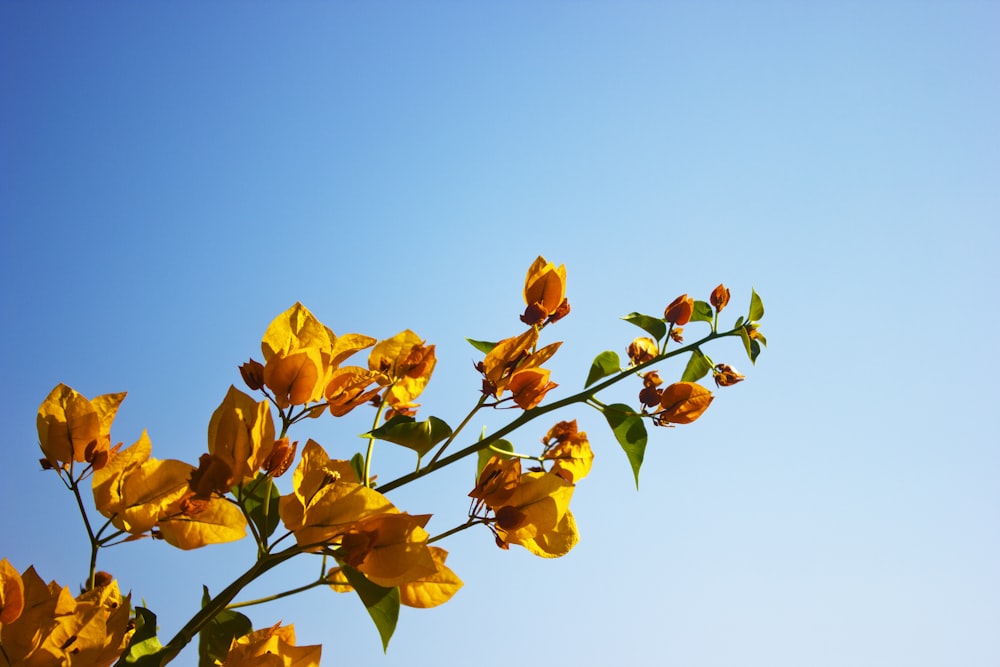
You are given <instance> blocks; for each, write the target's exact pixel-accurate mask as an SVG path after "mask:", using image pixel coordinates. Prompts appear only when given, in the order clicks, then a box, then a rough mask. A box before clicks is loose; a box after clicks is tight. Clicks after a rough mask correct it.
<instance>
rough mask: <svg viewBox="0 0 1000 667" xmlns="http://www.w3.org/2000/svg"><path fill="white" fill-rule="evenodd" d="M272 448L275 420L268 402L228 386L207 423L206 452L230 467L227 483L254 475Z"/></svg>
mask: <svg viewBox="0 0 1000 667" xmlns="http://www.w3.org/2000/svg"><path fill="white" fill-rule="evenodd" d="M273 447H274V420H273V418H272V417H271V407H270V405H269V404H268V402H267V401H260V402H259V403H258V402H257V401H255V400H253V398H251V397H250V396H247V395H246V394H244V393H243V392H242V391H240V390H239V389H237V388H236V387H233V386H230V387H229V391H228V392H227V393H226V397H225V398H224V399H223V400H222V404H221V405H219V407H218V408H216V410H215V412H213V413H212V418H211V420H209V422H208V451H209V453H210V454H212V455H214V456H215V457H216V458H218V459H219V460H220V461H222V462H223V463H225V464H226V465H227V466H229V469H230V472H231V475H230V477H229V479H228V480H227V484H228V486H232V485H233V484H237V483H239V482H241V481H243V480H245V479H250V478H252V477H253V476H254V474H255V473H256V472H257V470H258V469H260V468H262V467H263V466H264V463H265V462H266V461H267V458H268V457H269V456H270V455H271V449H272V448H273Z"/></svg>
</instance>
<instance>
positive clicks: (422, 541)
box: [335, 512, 437, 588]
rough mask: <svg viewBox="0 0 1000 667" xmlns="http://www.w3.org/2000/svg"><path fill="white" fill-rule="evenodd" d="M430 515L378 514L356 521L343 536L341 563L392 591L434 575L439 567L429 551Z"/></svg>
mask: <svg viewBox="0 0 1000 667" xmlns="http://www.w3.org/2000/svg"><path fill="white" fill-rule="evenodd" d="M430 518H431V515H430V514H422V515H419V516H413V515H410V514H405V513H402V512H387V513H383V514H376V515H374V516H370V517H368V518H365V519H362V520H360V521H357V522H355V523H354V524H353V525H352V526H351V527H350V529H349V530H347V532H345V533H344V534H343V535H342V536H341V538H340V539H341V543H340V549H338V550H337V552H335V553H336V555H337V558H338V560H340V561H341V562H343V563H344V564H346V565H350V566H351V567H353V568H354V569H356V570H358V571H359V572H361V573H363V574H364V575H365V576H366V577H367V578H368V580H369V581H371V582H372V583H374V584H378V585H379V586H384V587H386V588H392V587H393V586H399V585H400V584H404V583H407V582H410V581H416V580H417V579H420V578H421V577H429V576H432V575H433V574H434V573H435V572H437V566H436V565H435V564H434V559H433V557H432V556H431V552H430V551H429V550H428V548H427V538H428V537H430V535H428V533H427V531H426V530H424V526H425V525H427V521H428V520H429V519H430Z"/></svg>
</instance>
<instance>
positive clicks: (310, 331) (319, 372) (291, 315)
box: [261, 303, 375, 409]
mask: <svg viewBox="0 0 1000 667" xmlns="http://www.w3.org/2000/svg"><path fill="white" fill-rule="evenodd" d="M374 343H375V339H374V338H370V337H368V336H362V335H360V334H347V335H345V336H339V337H338V336H337V335H336V334H334V333H333V331H331V330H330V329H329V328H327V327H326V326H324V325H323V324H322V323H321V322H320V321H319V320H318V319H316V317H315V316H313V314H312V313H311V312H309V310H308V309H307V308H306V307H305V306H303V305H302V304H301V303H296V304H295V305H293V306H292V307H291V308H289V309H288V310H286V311H285V312H283V313H282V314H281V315H279V316H278V317H276V318H275V319H274V320H273V321H272V322H271V324H270V325H269V326H268V327H267V330H266V331H265V332H264V337H263V339H262V341H261V351H262V352H263V354H264V376H263V379H264V383H265V384H266V385H267V387H268V388H269V389H270V390H271V392H272V393H273V395H274V401H275V403H276V404H277V405H278V407H279V408H281V409H285V408H287V407H288V406H289V405H305V404H307V403H311V402H314V401H319V400H321V399H322V398H323V392H324V391H325V390H326V386H327V384H328V383H329V380H330V374H331V373H332V371H333V369H334V368H336V367H337V366H339V365H340V363H341V362H342V361H344V360H345V359H347V358H348V357H350V356H351V355H352V354H354V353H355V352H358V351H359V350H363V349H365V348H366V347H371V346H372V345H373V344H374Z"/></svg>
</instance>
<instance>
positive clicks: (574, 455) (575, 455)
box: [542, 419, 594, 483]
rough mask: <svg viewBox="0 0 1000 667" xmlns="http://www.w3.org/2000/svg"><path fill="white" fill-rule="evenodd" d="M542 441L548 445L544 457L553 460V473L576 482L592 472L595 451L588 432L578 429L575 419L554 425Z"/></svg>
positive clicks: (551, 470)
mask: <svg viewBox="0 0 1000 667" xmlns="http://www.w3.org/2000/svg"><path fill="white" fill-rule="evenodd" d="M542 442H543V443H545V445H546V449H545V454H544V458H545V459H549V460H551V461H552V468H551V469H550V470H549V472H551V473H552V474H554V475H559V476H560V477H562V478H563V479H565V480H566V481H567V482H570V483H576V482H578V481H580V480H581V479H583V478H584V477H586V476H587V475H588V474H589V473H590V468H591V466H592V465H593V462H594V452H593V450H592V449H591V448H590V441H589V440H588V439H587V434H586V432H584V431H578V430H577V425H576V420H575V419H574V420H573V421H562V422H559V423H558V424H556V425H555V426H553V427H552V428H551V429H550V430H549V432H548V433H547V434H546V435H545V437H544V438H543V439H542Z"/></svg>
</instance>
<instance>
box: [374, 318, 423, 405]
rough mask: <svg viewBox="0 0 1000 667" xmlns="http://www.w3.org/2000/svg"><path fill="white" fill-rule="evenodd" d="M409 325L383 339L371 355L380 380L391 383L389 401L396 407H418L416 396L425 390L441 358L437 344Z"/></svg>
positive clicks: (388, 384)
mask: <svg viewBox="0 0 1000 667" xmlns="http://www.w3.org/2000/svg"><path fill="white" fill-rule="evenodd" d="M424 342H425V341H424V340H423V339H422V338H420V336H418V335H417V334H415V333H413V332H412V331H410V330H409V329H406V330H405V331H400V332H399V333H398V334H396V335H395V336H393V337H392V338H389V339H386V340H383V341H379V342H378V343H377V344H376V345H375V347H373V348H372V351H371V352H370V353H369V355H368V368H369V369H370V370H372V371H374V372H375V373H378V374H379V375H378V382H379V384H381V385H383V386H389V390H388V393H387V394H386V401H387V402H388V403H389V405H391V406H393V407H397V406H398V407H400V408H403V407H415V406H413V399H415V398H416V397H417V396H419V395H420V394H421V393H423V391H424V388H425V387H426V386H427V383H428V382H429V381H430V379H431V373H433V372H434V366H435V364H436V363H437V359H436V357H435V355H434V346H433V345H425V344H424Z"/></svg>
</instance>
